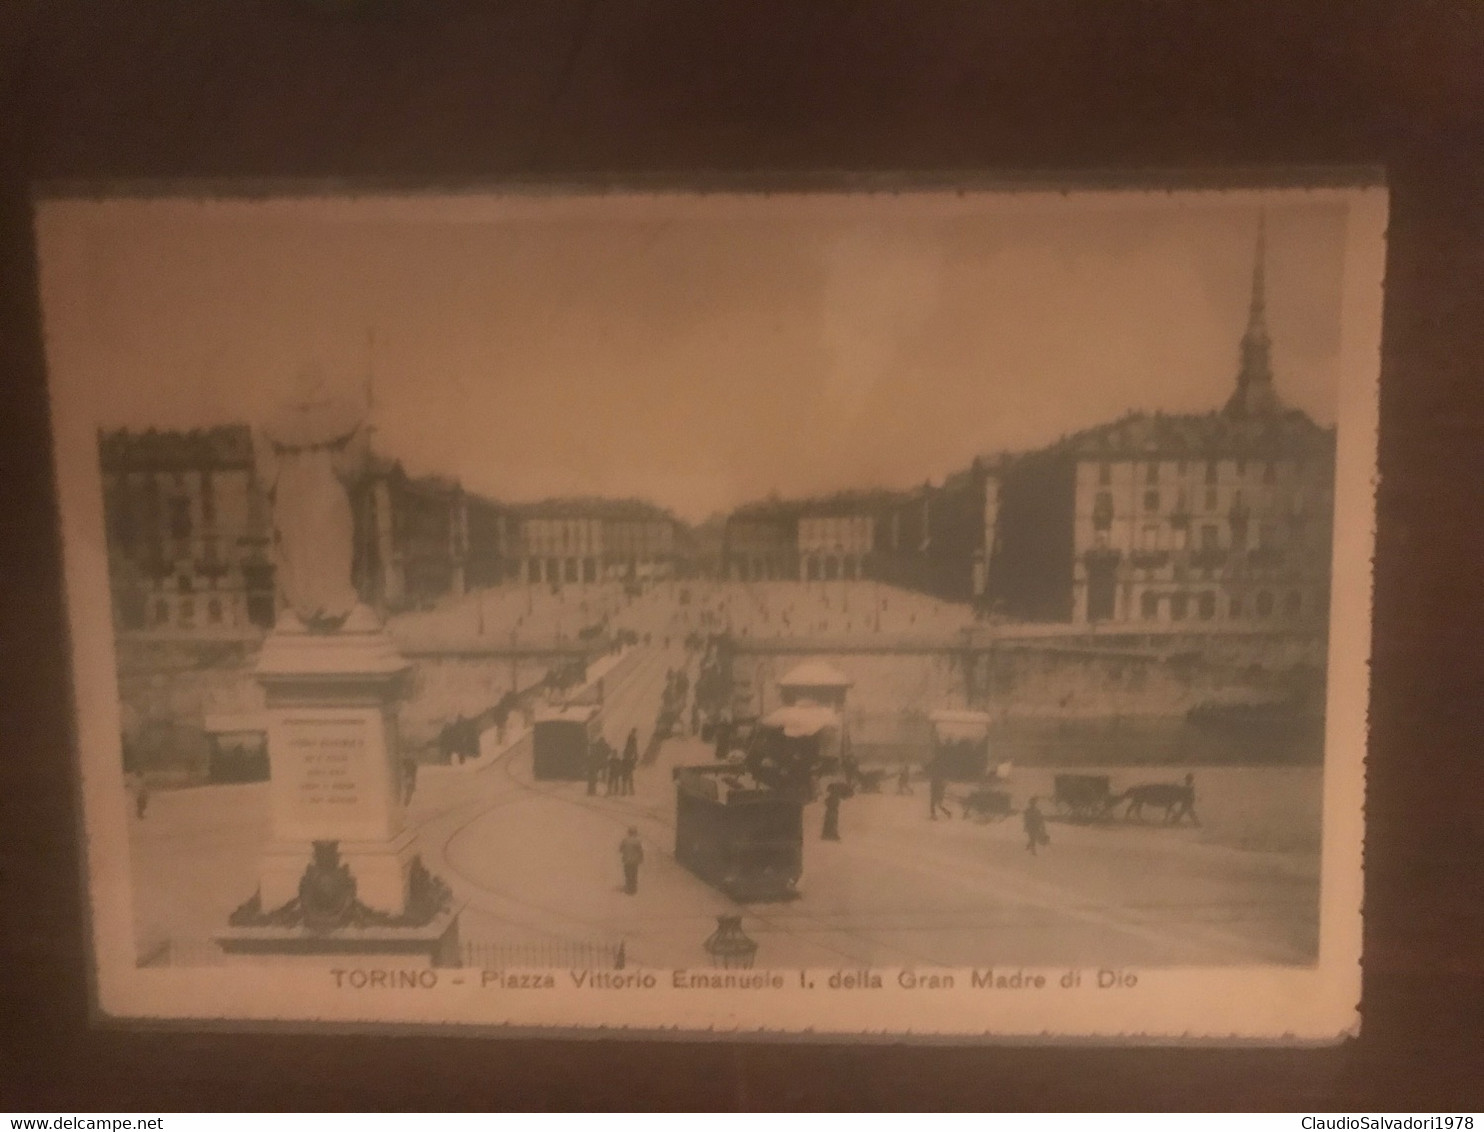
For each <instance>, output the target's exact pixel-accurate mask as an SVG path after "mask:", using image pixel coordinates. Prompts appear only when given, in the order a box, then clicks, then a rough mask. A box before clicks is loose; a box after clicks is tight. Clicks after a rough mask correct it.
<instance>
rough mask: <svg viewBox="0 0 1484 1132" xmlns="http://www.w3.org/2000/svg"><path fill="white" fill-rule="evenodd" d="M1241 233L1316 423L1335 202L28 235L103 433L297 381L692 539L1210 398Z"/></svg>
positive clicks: (1220, 369) (393, 440) (540, 492)
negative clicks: (673, 522)
mask: <svg viewBox="0 0 1484 1132" xmlns="http://www.w3.org/2000/svg"><path fill="white" fill-rule="evenodd" d="M1259 215H1265V216H1266V228H1267V248H1268V254H1267V262H1268V272H1267V296H1268V326H1269V331H1270V334H1271V337H1272V340H1273V366H1274V372H1275V376H1276V381H1277V388H1278V393H1279V396H1280V397H1281V398H1282V399H1283V400H1284V401H1285V403H1287V404H1289V405H1292V406H1295V407H1298V408H1301V409H1304V410H1305V411H1307V412H1308V413H1309V414H1310V415H1312V416H1313V417H1314V418H1315V419H1316V420H1318V421H1320V422H1321V423H1323V424H1331V423H1333V421H1334V417H1335V399H1336V387H1337V382H1338V376H1339V361H1340V330H1341V327H1340V309H1341V292H1342V282H1343V278H1342V277H1343V270H1344V250H1345V243H1346V216H1347V208H1346V204H1345V202H1344V199H1343V198H1342V197H1339V196H1336V195H1334V194H1323V193H1316V194H1305V193H1302V192H1295V191H1292V190H1289V191H1284V192H1281V193H1272V194H1255V193H1245V194H1222V193H1214V192H1204V193H1187V194H1170V193H1158V194H1156V193H1133V192H1126V193H1098V194H1092V193H1088V194H1075V193H1074V194H1064V195H1055V194H1037V193H1022V194H1014V195H1007V194H994V193H987V192H986V193H961V194H960V193H947V192H907V193H899V194H888V193H875V194H853V195H848V196H847V195H839V194H782V195H759V194H752V195H741V194H715V195H686V194H659V195H654V194H650V195H638V194H634V195H622V194H620V195H613V194H609V195H603V194H586V195H560V194H538V193H528V194H523V195H504V196H473V195H465V196H458V197H435V196H413V197H360V198H350V197H341V198H333V197H319V198H298V199H268V200H256V201H249V200H240V199H237V200H227V199H209V198H207V199H189V198H178V197H177V198H169V197H158V198H152V199H143V198H129V199H122V198H121V199H115V200H105V201H83V200H62V201H53V202H47V203H44V204H43V205H42V206H41V207H40V209H39V211H38V249H39V255H40V263H41V279H42V305H43V318H44V324H45V330H46V336H47V354H48V365H49V367H50V369H51V372H52V380H53V384H54V396H55V397H59V398H62V397H65V398H68V399H70V401H69V405H68V408H70V409H73V410H75V411H79V412H87V413H89V414H92V416H93V418H94V420H95V421H96V424H97V425H98V426H99V427H109V428H113V427H129V428H146V427H150V426H153V427H156V428H190V427H196V426H205V425H213V424H221V423H229V422H238V421H244V422H248V423H260V422H262V421H263V420H265V419H266V418H268V417H269V416H270V415H271V414H272V413H273V410H274V408H275V406H277V405H279V404H282V403H283V402H284V401H285V400H286V399H287V398H289V397H290V396H291V395H292V393H293V391H294V390H295V389H296V388H297V375H298V374H299V372H300V371H301V370H302V369H303V368H304V367H305V366H306V365H307V364H311V363H312V364H315V365H317V366H318V367H320V368H321V369H322V370H323V372H324V373H325V374H326V375H327V379H328V382H329V384H330V385H331V386H333V387H334V388H336V389H338V390H340V391H342V392H343V393H345V394H346V395H348V396H355V397H366V396H367V395H368V390H369V391H370V392H369V396H370V400H371V405H372V422H373V427H374V430H375V431H374V438H375V440H374V442H375V445H376V447H377V448H378V449H379V450H380V451H382V452H383V453H385V454H386V455H388V456H391V457H395V458H397V459H400V460H401V461H402V462H403V464H404V465H405V466H406V467H407V469H408V471H409V472H412V473H414V474H421V473H438V474H442V475H447V476H452V477H455V478H457V479H459V480H460V481H461V482H462V483H463V484H464V486H465V487H466V488H468V489H470V490H473V491H477V492H480V493H482V494H485V495H489V496H491V497H493V498H496V499H502V500H509V501H525V500H533V499H541V498H547V497H550V496H557V495H597V494H601V495H609V496H637V497H644V498H648V499H651V500H653V501H654V502H656V503H659V504H661V505H662V506H665V507H669V508H671V509H673V510H674V511H675V512H676V513H677V514H679V515H681V516H682V517H684V518H686V519H689V520H692V521H697V520H700V519H702V518H704V517H705V516H707V515H709V514H713V513H716V512H718V511H722V510H727V509H730V508H731V507H733V506H736V505H737V504H739V503H742V502H745V501H747V500H751V499H757V498H760V497H762V496H764V495H767V494H768V493H770V492H777V493H779V494H781V495H783V496H785V497H788V496H799V495H807V494H815V493H822V492H828V491H834V490H840V489H843V488H847V487H907V486H912V485H916V484H920V483H922V482H924V481H926V480H939V479H941V478H942V476H943V475H945V474H947V473H949V472H952V471H954V470H956V469H958V468H961V467H963V466H965V465H967V464H968V462H969V461H971V460H972V459H973V458H974V456H975V455H978V454H988V453H992V452H996V451H1002V450H1019V449H1026V448H1032V447H1036V446H1039V445H1043V444H1046V443H1048V442H1050V441H1053V440H1055V439H1056V438H1057V437H1058V436H1060V435H1062V434H1064V433H1067V432H1071V431H1074V430H1076V429H1079V428H1084V427H1087V426H1091V425H1095V424H1099V423H1102V422H1104V421H1108V420H1111V419H1114V418H1116V417H1118V416H1120V415H1121V414H1123V413H1124V412H1126V411H1128V410H1131V409H1132V410H1147V411H1153V410H1163V411H1166V412H1204V411H1207V410H1210V409H1214V408H1217V407H1219V406H1220V405H1221V404H1222V403H1223V402H1224V401H1225V399H1226V397H1227V395H1228V394H1229V393H1230V390H1231V388H1232V385H1233V382H1234V380H1235V376H1236V371H1237V360H1238V344H1239V341H1240V338H1241V335H1242V331H1243V328H1244V326H1245V323H1246V320H1247V307H1248V300H1249V294H1250V288H1251V280H1252V263H1253V253H1254V242H1255V237H1256V231H1257V226H1258V219H1259Z"/></svg>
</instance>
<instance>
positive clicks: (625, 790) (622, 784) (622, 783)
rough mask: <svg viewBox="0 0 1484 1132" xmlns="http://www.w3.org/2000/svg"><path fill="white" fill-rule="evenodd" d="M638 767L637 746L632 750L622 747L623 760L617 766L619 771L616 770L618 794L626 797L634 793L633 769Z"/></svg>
mask: <svg viewBox="0 0 1484 1132" xmlns="http://www.w3.org/2000/svg"><path fill="white" fill-rule="evenodd" d="M638 765H639V748H638V745H637V744H636V745H635V746H634V747H632V748H630V747H628V746H625V747H624V755H623V760H622V762H621V764H620V765H619V770H618V774H619V778H618V785H619V791H618V792H619V793H620V794H625V795H627V794H632V793H633V792H634V769H635V768H636V767H637V766H638Z"/></svg>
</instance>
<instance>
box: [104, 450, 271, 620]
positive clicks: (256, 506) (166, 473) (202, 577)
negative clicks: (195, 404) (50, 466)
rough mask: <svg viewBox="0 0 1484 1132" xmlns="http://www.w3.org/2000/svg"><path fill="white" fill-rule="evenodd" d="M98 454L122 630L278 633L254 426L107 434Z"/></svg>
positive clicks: (115, 601)
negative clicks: (267, 630) (269, 629)
mask: <svg viewBox="0 0 1484 1132" xmlns="http://www.w3.org/2000/svg"><path fill="white" fill-rule="evenodd" d="M98 455H99V464H100V469H101V472H102V478H103V496H104V514H105V521H106V524H107V540H108V567H109V580H110V588H111V591H112V596H113V614H114V620H115V625H116V626H117V627H118V628H119V629H122V630H174V631H185V632H197V631H200V632H211V631H224V630H246V629H255V628H256V629H261V628H267V627H269V626H271V625H272V624H273V619H274V586H273V566H272V558H271V553H270V545H269V544H270V538H271V529H272V528H271V521H270V517H269V512H268V500H267V498H266V496H265V494H264V492H263V489H262V486H261V484H260V482H259V480H258V478H257V474H256V471H255V463H254V459H253V443H252V434H251V432H250V431H249V429H248V428H247V426H245V425H227V426H222V427H218V428H211V429H199V430H194V431H190V432H157V431H155V430H153V429H151V430H149V431H146V432H130V431H128V430H126V429H120V430H116V431H107V432H100V433H99V436H98Z"/></svg>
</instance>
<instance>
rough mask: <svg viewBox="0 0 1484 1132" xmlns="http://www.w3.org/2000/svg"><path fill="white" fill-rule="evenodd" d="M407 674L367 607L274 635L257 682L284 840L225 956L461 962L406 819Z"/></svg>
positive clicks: (452, 928)
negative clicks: (343, 620)
mask: <svg viewBox="0 0 1484 1132" xmlns="http://www.w3.org/2000/svg"><path fill="white" fill-rule="evenodd" d="M358 621H359V622H360V623H361V624H362V625H363V626H364V627H357V622H358ZM407 668H408V666H407V662H406V661H405V660H404V659H403V657H402V655H401V654H400V653H399V652H398V651H397V648H396V646H395V644H393V642H392V640H391V638H390V637H389V636H388V635H387V633H386V632H385V630H383V629H382V628H381V627H380V626H379V625H376V624H375V619H374V618H373V617H371V616H370V615H369V613H368V614H367V615H366V617H365V618H362V619H358V618H357V617H355V616H354V615H353V616H352V618H351V619H350V621H348V622H347V625H346V627H344V628H341V629H338V630H335V631H333V632H309V631H307V630H303V629H298V628H297V627H295V628H288V629H282V630H275V631H274V632H273V633H271V634H270V635H269V637H268V639H267V640H266V641H265V643H264V646H263V652H262V655H261V657H260V659H259V661H258V668H257V673H256V675H257V678H258V680H259V681H260V682H261V683H262V685H263V687H264V690H265V692H266V693H267V716H268V765H269V797H270V810H271V815H272V828H273V840H272V841H271V842H270V843H269V845H268V847H267V849H266V850H265V852H264V854H263V858H262V862H261V865H260V868H259V873H258V891H257V894H256V896H255V897H253V898H252V899H250V900H249V901H247V903H245V904H244V905H243V906H242V907H241V908H239V909H238V910H237V912H236V913H234V914H233V917H232V921H231V927H230V929H229V930H228V931H226V932H224V933H222V934H220V935H219V936H218V941H219V942H220V944H221V946H222V947H223V948H224V949H225V950H227V951H229V952H232V953H235V954H252V955H259V956H263V955H270V954H276V955H280V956H285V957H286V956H305V955H313V954H323V955H332V954H333V955H344V954H352V953H372V954H389V953H390V954H395V953H407V952H409V951H410V952H411V953H420V954H421V953H425V954H427V955H428V956H429V957H430V959H431V961H433V962H436V963H446V962H449V961H450V960H449V959H448V953H449V952H450V951H456V950H457V945H456V940H457V914H456V913H452V912H450V911H449V909H448V905H449V899H448V891H447V889H446V888H445V887H444V886H443V884H442V882H441V881H438V880H437V879H436V878H433V877H431V876H429V874H428V873H427V871H426V870H425V869H423V868H422V866H421V863H420V862H419V860H418V858H417V854H416V852H415V845H414V834H413V831H412V830H410V829H408V828H406V825H405V808H404V790H405V789H406V784H407V777H406V773H405V771H404V764H403V759H402V756H401V751H400V747H399V744H398V737H397V712H396V699H397V695H398V692H399V690H400V685H401V682H402V680H403V678H404V676H405V674H406V672H407ZM449 940H454V941H455V943H454V944H453V945H452V946H451V947H450V945H449V944H448V941H449Z"/></svg>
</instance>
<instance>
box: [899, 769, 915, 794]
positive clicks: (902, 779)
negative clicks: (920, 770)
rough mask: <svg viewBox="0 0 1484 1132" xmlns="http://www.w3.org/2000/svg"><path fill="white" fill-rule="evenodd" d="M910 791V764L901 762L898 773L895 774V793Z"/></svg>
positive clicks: (908, 792)
mask: <svg viewBox="0 0 1484 1132" xmlns="http://www.w3.org/2000/svg"><path fill="white" fill-rule="evenodd" d="M910 793H912V764H911V763H903V764H902V769H901V771H900V773H898V774H897V794H898V795H902V794H910Z"/></svg>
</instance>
